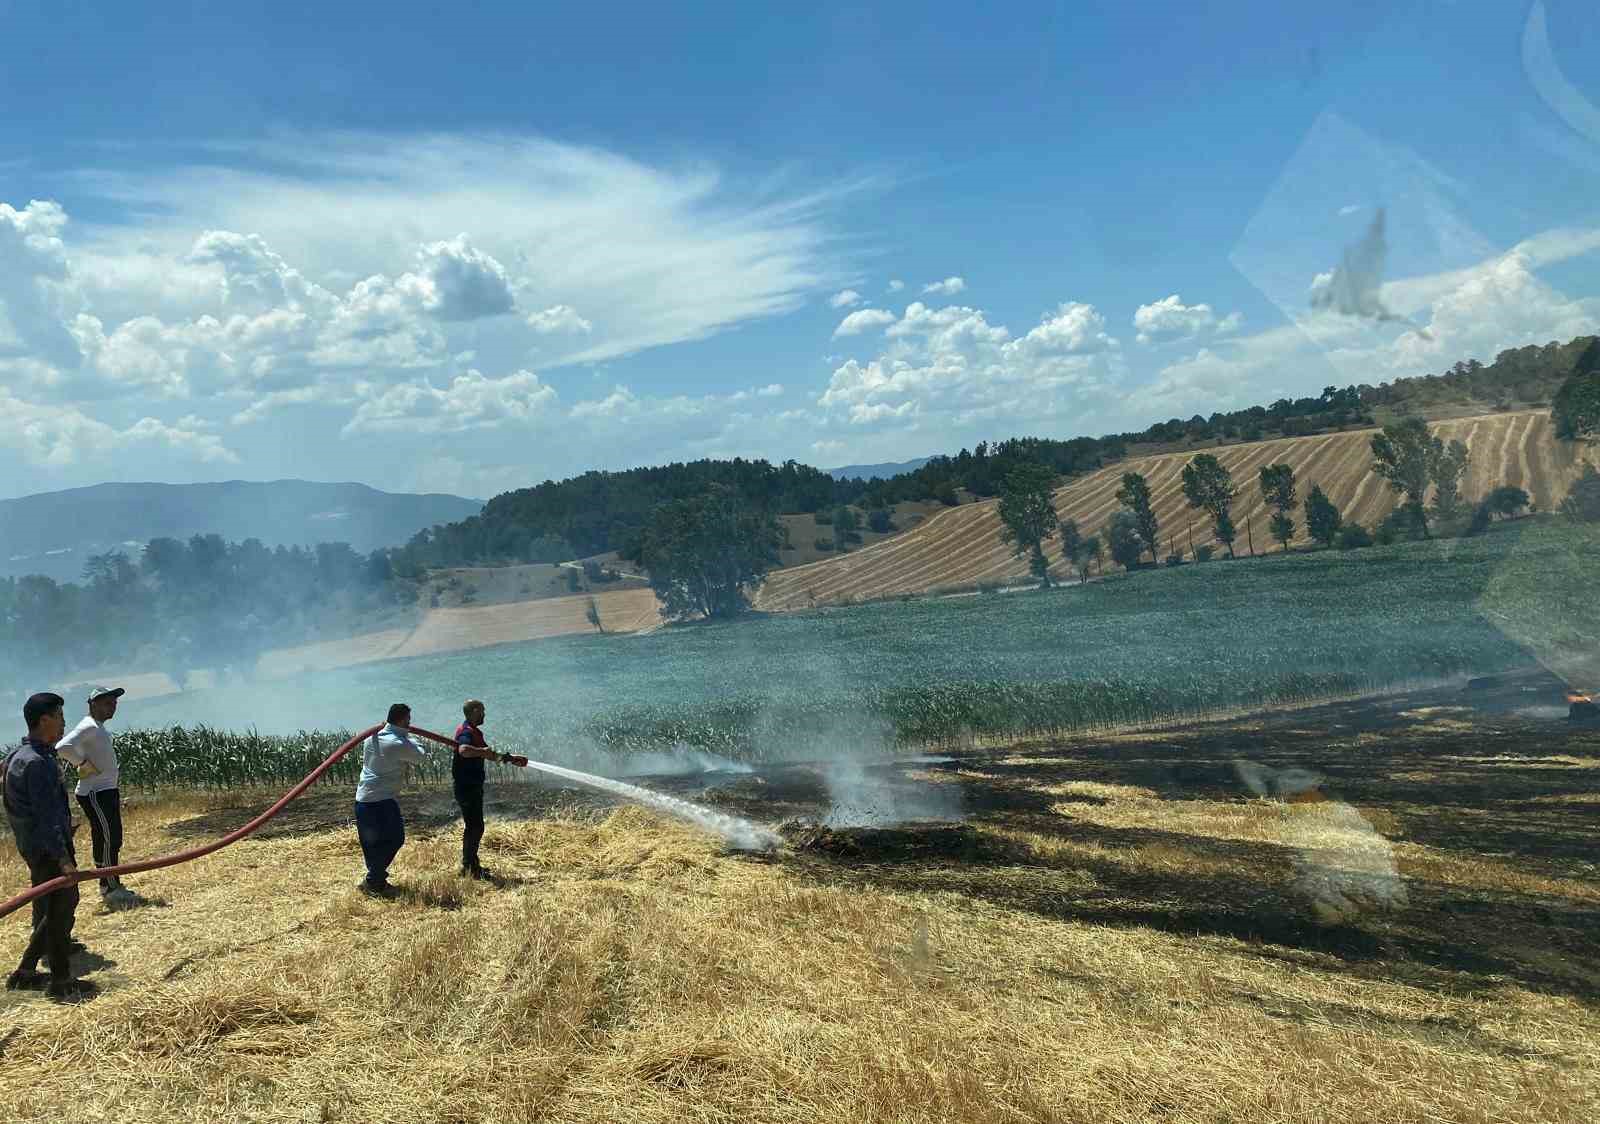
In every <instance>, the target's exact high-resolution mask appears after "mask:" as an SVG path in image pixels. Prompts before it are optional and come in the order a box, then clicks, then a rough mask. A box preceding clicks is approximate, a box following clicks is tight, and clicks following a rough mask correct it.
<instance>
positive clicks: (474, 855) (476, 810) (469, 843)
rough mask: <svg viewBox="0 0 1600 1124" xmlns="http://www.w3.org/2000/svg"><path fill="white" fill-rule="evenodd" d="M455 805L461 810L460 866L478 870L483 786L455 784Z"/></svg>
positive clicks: (481, 831) (481, 834) (481, 835)
mask: <svg viewBox="0 0 1600 1124" xmlns="http://www.w3.org/2000/svg"><path fill="white" fill-rule="evenodd" d="M455 787H456V804H457V806H459V807H460V809H461V866H462V868H463V869H466V870H477V869H478V844H479V843H481V842H483V786H482V785H481V784H470V783H465V784H464V783H462V782H461V781H457V782H456V786H455Z"/></svg>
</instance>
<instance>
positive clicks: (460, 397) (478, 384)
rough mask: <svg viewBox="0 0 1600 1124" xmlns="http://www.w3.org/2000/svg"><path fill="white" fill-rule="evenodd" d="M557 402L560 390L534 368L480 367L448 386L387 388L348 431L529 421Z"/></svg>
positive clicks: (458, 428) (454, 429)
mask: <svg viewBox="0 0 1600 1124" xmlns="http://www.w3.org/2000/svg"><path fill="white" fill-rule="evenodd" d="M555 405H556V392H555V390H554V389H553V388H552V387H550V386H547V385H545V384H544V383H542V382H540V381H539V376H538V375H536V374H534V373H533V372H532V371H518V372H516V373H515V374H511V375H507V376H505V377H504V378H498V379H491V378H487V377H485V376H484V375H483V373H482V372H480V371H475V370H474V371H467V372H465V373H464V374H460V375H457V376H456V377H455V378H454V379H452V380H451V381H450V384H449V385H448V386H444V387H435V386H433V385H431V384H430V383H428V382H425V381H422V382H412V383H404V384H401V385H399V386H391V387H386V388H383V389H382V390H380V391H378V392H377V393H375V394H373V395H372V396H371V397H368V398H367V399H366V400H365V401H363V402H362V403H361V405H360V406H359V407H357V409H356V412H355V416H354V417H352V418H351V419H350V421H349V422H348V423H347V424H346V425H345V427H344V430H343V432H344V434H345V435H346V436H354V435H357V434H361V433H396V432H403V433H426V434H437V433H462V432H466V431H467V430H475V429H493V428H496V427H498V426H502V425H506V424H510V423H527V422H529V421H530V420H532V419H534V418H536V417H538V416H539V415H540V414H542V413H544V412H545V411H547V410H551V409H552V408H553V407H554V406H555Z"/></svg>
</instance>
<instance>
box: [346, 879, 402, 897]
mask: <svg viewBox="0 0 1600 1124" xmlns="http://www.w3.org/2000/svg"><path fill="white" fill-rule="evenodd" d="M356 889H358V890H360V891H361V892H362V893H363V894H365V895H367V897H369V898H385V899H388V898H394V897H396V896H398V895H399V891H398V890H396V889H395V888H394V885H393V884H392V883H389V882H378V883H373V882H369V881H367V880H366V879H365V878H363V879H362V880H361V881H360V882H357V883H356Z"/></svg>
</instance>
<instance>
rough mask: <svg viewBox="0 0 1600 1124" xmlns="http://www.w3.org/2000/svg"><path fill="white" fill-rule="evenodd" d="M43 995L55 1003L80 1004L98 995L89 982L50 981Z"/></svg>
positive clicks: (97, 989)
mask: <svg viewBox="0 0 1600 1124" xmlns="http://www.w3.org/2000/svg"><path fill="white" fill-rule="evenodd" d="M44 993H45V994H46V995H48V996H49V997H50V998H51V999H54V1000H55V1001H56V1002H57V1003H82V1002H84V1001H85V1000H87V999H93V998H94V997H95V996H96V995H99V994H100V989H99V988H98V987H96V986H95V985H94V984H93V983H92V982H90V981H89V980H51V981H50V985H49V986H48V987H46V988H45V989H44Z"/></svg>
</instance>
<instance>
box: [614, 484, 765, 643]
mask: <svg viewBox="0 0 1600 1124" xmlns="http://www.w3.org/2000/svg"><path fill="white" fill-rule="evenodd" d="M781 541H782V535H781V534H780V532H779V530H778V521H777V519H775V518H774V517H773V516H772V515H770V514H768V513H767V512H766V511H763V510H757V509H751V508H747V507H746V506H745V504H744V502H743V501H742V500H741V498H740V497H739V494H738V493H737V492H736V491H734V490H733V489H732V488H729V487H727V486H726V485H723V484H712V485H710V487H709V488H707V490H706V491H705V492H704V493H702V494H701V495H698V496H692V497H690V498H688V499H681V500H674V501H672V502H670V503H664V504H661V505H659V506H658V507H657V508H656V509H655V511H654V512H653V513H652V514H651V517H650V523H649V525H648V526H647V527H646V528H645V531H644V534H643V536H642V537H641V539H640V543H639V548H638V551H637V553H636V554H635V555H634V556H633V560H634V561H636V562H638V563H639V564H640V565H642V566H643V567H644V568H645V569H646V570H648V571H649V572H650V588H651V589H653V590H654V591H655V594H656V598H657V599H658V600H659V601H660V602H661V610H662V613H663V614H664V615H666V616H667V617H670V618H673V619H684V618H687V617H694V616H705V617H710V618H719V617H731V616H734V615H736V614H738V613H740V612H742V611H744V610H745V609H746V608H748V607H749V603H748V601H747V600H746V598H745V591H746V590H747V589H750V588H754V587H755V586H757V585H759V584H760V583H761V580H762V578H764V577H765V576H766V574H767V571H768V570H770V569H771V568H772V567H773V566H776V565H777V564H778V544H779V542H781Z"/></svg>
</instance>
